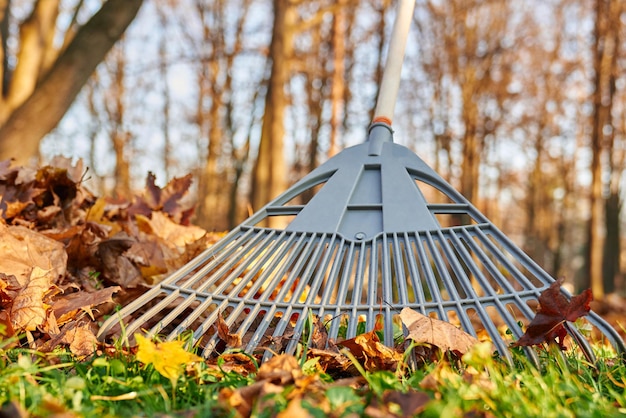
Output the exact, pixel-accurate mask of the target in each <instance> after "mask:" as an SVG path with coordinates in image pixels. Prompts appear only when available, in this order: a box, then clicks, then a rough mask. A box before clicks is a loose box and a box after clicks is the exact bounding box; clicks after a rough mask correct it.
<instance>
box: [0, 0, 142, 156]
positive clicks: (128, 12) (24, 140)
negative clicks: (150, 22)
mask: <svg viewBox="0 0 626 418" xmlns="http://www.w3.org/2000/svg"><path fill="white" fill-rule="evenodd" d="M3 3H4V4H3V6H4V7H0V17H2V19H3V20H2V22H1V23H0V28H2V27H4V28H6V27H7V25H8V24H9V23H7V19H9V18H10V16H11V13H10V12H9V9H10V4H11V3H10V2H3ZM142 3H143V0H108V1H106V2H105V3H104V4H103V5H102V7H101V8H100V10H99V11H98V12H97V13H96V14H94V15H93V16H92V18H91V19H89V21H87V23H85V24H84V25H82V26H80V27H78V25H77V24H76V21H73V22H72V26H71V27H70V29H69V30H67V31H66V33H65V42H63V43H62V46H61V47H57V46H55V45H56V44H55V43H54V39H55V37H56V36H57V32H56V31H57V24H56V22H57V17H58V15H59V7H60V1H59V0H38V1H37V2H35V5H34V7H33V10H32V12H31V14H30V16H29V17H28V18H27V19H26V20H25V21H24V22H23V23H22V24H21V25H20V34H19V46H20V48H19V51H18V53H17V56H16V57H15V59H16V60H17V64H16V65H15V68H13V69H12V68H11V66H10V65H7V64H8V62H9V60H8V58H7V57H8V52H9V50H8V48H7V47H6V46H7V39H6V36H7V33H8V32H5V33H3V35H4V36H3V39H2V46H3V50H2V55H3V63H4V65H3V67H2V68H1V71H2V73H3V74H2V77H1V78H2V80H3V81H4V82H3V87H4V88H3V91H2V95H1V103H0V160H2V159H7V158H15V159H16V160H17V161H18V162H21V163H23V162H26V161H27V160H28V159H30V158H32V157H33V156H35V155H36V154H37V151H38V146H39V142H40V140H41V139H42V138H43V136H44V135H46V134H47V133H48V132H49V131H50V130H52V129H53V128H54V127H55V126H56V125H57V123H58V122H59V121H60V120H61V118H62V117H63V115H64V114H65V112H66V111H67V109H68V108H69V107H70V105H71V104H72V102H73V101H74V99H75V97H76V95H77V94H78V93H79V91H80V90H81V88H82V86H83V85H84V84H85V83H86V82H87V80H88V78H89V76H90V75H91V74H92V72H93V71H94V69H95V68H96V66H97V65H98V64H99V63H100V62H102V60H103V59H104V57H105V55H106V53H107V52H108V51H109V50H110V49H111V47H112V46H113V45H114V44H115V42H117V40H118V39H119V38H120V37H121V36H122V34H123V33H124V31H125V30H126V28H127V27H128V25H129V24H130V23H131V22H132V21H133V19H134V18H135V16H136V14H137V12H138V10H139V8H140V7H141V4H142ZM81 4H82V2H79V5H78V7H80V5H81ZM0 32H1V31H0Z"/></svg>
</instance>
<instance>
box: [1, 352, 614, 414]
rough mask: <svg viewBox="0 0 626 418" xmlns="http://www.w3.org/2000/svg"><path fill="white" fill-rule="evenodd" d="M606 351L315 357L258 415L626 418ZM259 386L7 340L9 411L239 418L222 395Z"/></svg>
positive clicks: (227, 374)
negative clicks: (411, 364)
mask: <svg viewBox="0 0 626 418" xmlns="http://www.w3.org/2000/svg"><path fill="white" fill-rule="evenodd" d="M596 351H597V355H598V362H597V364H595V365H590V364H588V363H587V362H586V361H585V359H583V358H581V357H579V356H578V355H577V354H575V352H571V353H565V355H563V356H561V355H560V353H558V352H552V351H548V352H545V351H540V360H541V362H540V367H539V368H537V367H536V366H534V365H533V364H531V363H530V362H529V361H528V360H527V359H526V358H525V357H524V356H523V355H522V354H520V353H519V352H514V358H515V365H514V366H509V365H508V364H507V363H506V362H504V361H502V360H501V359H499V358H498V357H497V356H494V355H492V353H491V352H490V351H489V349H488V347H486V346H484V345H480V344H479V345H478V346H476V347H475V349H474V350H473V351H472V352H470V353H468V354H466V355H465V356H464V357H463V361H462V362H458V363H457V364H450V363H449V362H448V361H439V362H436V363H433V364H429V365H427V366H425V367H423V368H420V369H418V370H409V368H408V366H405V367H402V368H401V370H396V371H393V370H392V371H366V370H364V369H363V368H362V367H357V368H358V369H359V372H360V374H361V376H360V377H357V378H351V379H347V380H338V381H333V379H332V378H330V376H329V375H328V374H326V373H325V372H324V371H323V370H320V368H319V367H318V366H317V362H316V361H315V360H314V359H309V360H308V361H306V362H302V361H299V362H295V363H294V364H296V365H297V366H296V368H297V369H298V370H297V373H295V372H294V376H296V377H294V379H292V380H290V379H287V380H284V379H283V378H281V379H283V380H280V379H278V378H277V379H278V380H272V379H266V381H265V383H263V385H262V386H263V389H261V392H260V394H259V395H258V397H256V398H254V397H253V398H251V399H253V400H254V402H252V408H253V415H255V416H259V417H265V416H268V417H269V416H273V415H275V414H276V413H277V412H278V411H281V410H286V409H287V408H291V407H299V408H301V410H302V411H307V412H308V413H309V415H311V416H314V417H324V416H329V415H332V416H336V417H343V416H345V417H348V416H363V415H368V414H370V413H371V412H372V411H373V410H378V411H384V412H386V413H389V414H398V416H401V415H402V413H403V408H404V411H405V412H406V411H407V408H413V407H415V405H410V402H409V401H408V400H409V399H413V400H415V399H416V397H418V396H422V397H424V396H426V397H425V398H424V399H426V400H427V402H423V403H421V404H420V405H419V407H418V410H419V411H420V416H425V417H439V416H464V415H465V414H474V415H473V416H485V417H489V416H495V417H519V416H524V417H612V416H621V415H624V414H626V395H625V394H624V392H625V388H626V365H625V364H624V362H623V361H621V360H619V359H617V358H616V356H615V353H614V352H612V351H611V350H610V349H608V348H605V347H603V346H596ZM257 380H258V379H256V378H255V372H252V373H250V374H249V375H247V376H245V375H242V374H240V373H237V372H235V371H229V369H228V368H226V367H225V364H224V361H218V363H217V364H213V365H208V364H205V363H195V364H193V365H190V367H188V369H187V370H186V372H185V374H184V375H183V376H182V377H181V378H180V379H179V380H178V382H177V384H176V387H175V388H174V387H173V386H172V382H170V380H169V379H167V378H165V377H163V376H161V375H160V374H159V373H158V372H156V370H155V369H154V368H153V367H152V366H151V365H147V366H146V365H143V364H141V363H139V362H138V361H137V360H136V359H135V356H134V355H133V354H132V353H130V352H128V351H127V350H124V349H122V348H119V347H118V349H115V350H110V352H109V353H108V354H105V353H101V354H98V355H95V356H94V357H93V358H91V359H88V360H83V361H80V360H77V359H75V358H73V357H72V356H71V355H69V354H68V353H67V352H65V351H59V352H56V353H52V354H45V355H44V354H42V353H38V352H36V351H32V350H28V349H22V348H6V345H5V348H4V349H3V348H2V342H1V341H0V404H3V405H4V406H3V408H4V410H5V411H9V409H8V408H10V407H9V406H7V403H11V404H12V406H11V407H13V408H18V409H21V410H23V411H26V412H27V414H28V415H27V416H31V417H40V416H41V417H45V416H51V415H54V414H56V413H65V414H66V415H65V416H76V417H83V416H84V417H118V416H119V417H132V416H185V417H193V416H198V417H202V416H218V417H219V416H236V412H235V410H234V409H233V407H232V405H230V404H229V402H231V401H228V400H225V398H224V397H220V393H228V394H232V393H233V391H237V389H238V388H239V389H240V390H241V391H242V392H240V393H242V394H243V395H245V394H246V393H247V392H246V390H248V391H249V390H251V389H252V388H254V387H255V386H254V384H255V382H256V381H257ZM256 386H260V385H259V384H257V385H256ZM241 388H247V389H241ZM245 396H248V395H245ZM245 396H244V397H245ZM229 399H233V398H229ZM398 399H400V400H398ZM405 401H406V403H405ZM411 410H412V409H411ZM290 411H293V410H292V409H290Z"/></svg>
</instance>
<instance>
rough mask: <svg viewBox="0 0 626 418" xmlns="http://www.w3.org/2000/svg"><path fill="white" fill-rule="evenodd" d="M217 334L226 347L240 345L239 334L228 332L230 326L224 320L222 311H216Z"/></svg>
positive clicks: (237, 346)
mask: <svg viewBox="0 0 626 418" xmlns="http://www.w3.org/2000/svg"><path fill="white" fill-rule="evenodd" d="M217 335H218V337H220V339H221V340H222V341H224V342H225V343H226V346H227V347H228V348H239V347H241V336H240V335H239V334H233V333H231V332H230V328H229V327H228V324H227V323H226V321H225V320H224V317H223V316H222V312H218V313H217Z"/></svg>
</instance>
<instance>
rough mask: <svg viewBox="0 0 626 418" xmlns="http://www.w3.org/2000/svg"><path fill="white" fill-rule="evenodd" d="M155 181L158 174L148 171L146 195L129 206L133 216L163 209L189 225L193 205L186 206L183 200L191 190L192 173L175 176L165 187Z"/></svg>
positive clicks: (173, 217) (179, 222)
mask: <svg viewBox="0 0 626 418" xmlns="http://www.w3.org/2000/svg"><path fill="white" fill-rule="evenodd" d="M155 181H156V176H155V175H154V174H153V173H148V177H147V178H146V188H145V193H144V196H143V197H137V198H136V199H135V200H134V202H133V204H132V206H131V207H130V208H129V213H130V214H131V216H132V215H137V214H142V215H145V216H148V215H150V213H152V212H153V211H163V212H165V213H167V214H168V215H169V216H171V218H172V219H173V220H174V221H175V222H177V223H178V224H181V225H188V224H189V220H190V218H191V215H192V214H193V207H185V206H184V205H182V204H181V200H182V199H183V198H184V197H185V196H186V195H187V193H188V192H189V186H191V182H192V175H191V174H188V175H186V176H184V177H175V178H173V179H172V180H170V181H169V183H167V184H166V185H165V187H163V188H160V187H159V186H157V185H156V183H155Z"/></svg>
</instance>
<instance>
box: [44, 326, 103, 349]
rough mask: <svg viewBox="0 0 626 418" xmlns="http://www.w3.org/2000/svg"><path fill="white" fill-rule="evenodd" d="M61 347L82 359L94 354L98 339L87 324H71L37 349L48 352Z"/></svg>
mask: <svg viewBox="0 0 626 418" xmlns="http://www.w3.org/2000/svg"><path fill="white" fill-rule="evenodd" d="M61 345H62V346H67V347H69V349H70V351H71V352H72V353H73V354H75V355H77V356H79V357H84V356H89V355H91V354H93V353H94V351H95V349H96V347H97V346H98V339H97V338H96V336H95V335H94V333H93V331H92V330H91V328H90V324H89V323H81V324H79V323H78V322H72V323H69V324H67V325H66V326H64V327H63V329H62V330H61V331H60V332H59V333H58V334H57V335H54V336H53V338H52V339H50V340H49V341H47V342H46V343H45V344H43V345H42V346H41V347H39V350H40V351H42V352H49V351H52V350H54V349H55V348H57V347H59V346H61Z"/></svg>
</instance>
